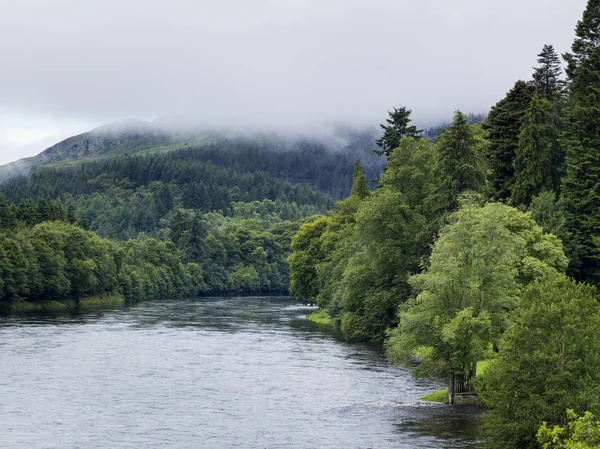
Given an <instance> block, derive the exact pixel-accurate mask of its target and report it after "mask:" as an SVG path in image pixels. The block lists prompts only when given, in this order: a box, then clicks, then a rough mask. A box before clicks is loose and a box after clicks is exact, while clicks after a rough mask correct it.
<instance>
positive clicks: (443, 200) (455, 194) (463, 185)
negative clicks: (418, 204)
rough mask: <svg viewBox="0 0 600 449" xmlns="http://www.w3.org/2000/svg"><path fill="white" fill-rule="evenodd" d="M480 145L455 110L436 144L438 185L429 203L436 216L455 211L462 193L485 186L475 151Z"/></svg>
mask: <svg viewBox="0 0 600 449" xmlns="http://www.w3.org/2000/svg"><path fill="white" fill-rule="evenodd" d="M480 145H481V142H480V140H479V139H478V137H477V135H476V134H475V131H474V130H473V126H472V125H469V123H468V121H467V116H466V115H464V114H463V113H461V112H460V111H457V112H456V114H455V115H454V119H453V120H452V126H451V127H450V128H449V129H448V130H446V131H445V132H444V133H442V134H441V135H440V136H439V138H438V139H437V141H436V145H435V149H436V152H437V160H436V164H435V168H434V178H435V182H436V183H437V188H436V189H435V190H434V191H433V194H432V195H431V197H430V198H429V202H431V203H432V204H433V206H434V209H435V210H436V211H437V214H438V215H445V214H446V213H448V212H452V211H455V210H456V209H457V208H458V198H459V196H460V195H461V194H462V193H469V192H472V193H479V192H481V190H482V188H483V187H484V186H485V163H484V160H483V158H482V157H481V155H480V153H479V151H478V146H480Z"/></svg>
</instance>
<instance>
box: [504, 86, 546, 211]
mask: <svg viewBox="0 0 600 449" xmlns="http://www.w3.org/2000/svg"><path fill="white" fill-rule="evenodd" d="M552 114H553V107H552V103H550V101H548V100H547V99H545V98H542V97H540V96H539V95H535V96H534V97H533V99H532V100H531V103H530V104H529V107H528V108H527V111H526V112H525V115H524V116H523V124H522V125H521V132H520V133H519V141H518V146H517V154H516V157H515V162H514V168H515V182H514V184H513V185H512V186H511V192H512V193H511V202H512V203H513V205H515V206H518V205H521V204H524V205H529V203H530V202H531V200H532V199H533V197H534V196H536V195H539V194H540V193H542V192H545V191H551V190H552V189H553V183H552V149H553V142H554V140H556V134H555V131H554V130H553V128H552V126H551V123H552V121H551V119H552Z"/></svg>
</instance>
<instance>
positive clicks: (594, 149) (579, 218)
mask: <svg viewBox="0 0 600 449" xmlns="http://www.w3.org/2000/svg"><path fill="white" fill-rule="evenodd" d="M571 48H572V53H568V54H566V55H564V57H565V59H566V61H567V75H568V77H569V80H570V84H569V96H570V105H569V109H568V111H567V132H566V138H565V146H566V164H567V174H566V176H565V178H564V180H563V191H562V197H563V200H564V202H565V204H566V205H567V219H568V227H569V230H570V232H571V234H572V235H573V238H574V242H575V243H576V245H577V247H578V248H577V253H578V256H579V260H574V261H572V265H571V267H570V268H571V272H572V274H573V275H575V276H576V277H577V278H579V279H583V280H586V281H590V282H598V280H599V279H600V273H599V271H598V246H597V239H598V237H600V101H599V99H600V0H590V1H589V2H588V5H587V9H586V10H585V12H584V14H583V19H582V20H581V21H579V22H578V23H577V28H576V38H575V41H574V43H573V46H572V47H571Z"/></svg>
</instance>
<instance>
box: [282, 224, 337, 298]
mask: <svg viewBox="0 0 600 449" xmlns="http://www.w3.org/2000/svg"><path fill="white" fill-rule="evenodd" d="M327 223H328V218H325V217H321V218H318V219H317V220H315V221H313V222H310V223H305V224H303V225H302V226H301V227H300V230H299V231H298V233H297V234H296V235H295V236H294V238H293V239H292V253H291V254H290V256H289V262H290V274H291V284H290V293H291V294H292V295H295V296H298V297H299V298H301V299H302V300H304V301H305V302H307V303H313V304H314V303H315V302H316V299H317V296H318V294H319V278H318V274H317V264H318V263H319V262H321V261H322V259H323V257H324V254H323V252H322V250H321V243H320V237H321V235H322V234H323V232H324V231H325V228H326V227H327Z"/></svg>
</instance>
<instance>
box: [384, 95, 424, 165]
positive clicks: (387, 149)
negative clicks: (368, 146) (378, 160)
mask: <svg viewBox="0 0 600 449" xmlns="http://www.w3.org/2000/svg"><path fill="white" fill-rule="evenodd" d="M388 113H389V114H390V118H388V119H386V122H387V125H379V126H381V129H383V137H382V138H381V139H378V140H376V141H375V143H376V144H377V146H378V147H380V148H381V151H378V150H373V151H374V152H375V153H377V154H378V155H379V156H381V155H382V154H385V155H386V156H389V155H390V153H391V152H392V151H393V150H395V149H396V148H398V145H400V139H402V138H403V137H418V136H419V135H420V134H421V133H422V132H423V130H422V129H417V127H416V126H414V125H409V124H410V122H411V119H410V114H411V113H412V110H411V109H406V107H404V106H402V107H400V108H394V110H393V111H388Z"/></svg>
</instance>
